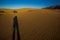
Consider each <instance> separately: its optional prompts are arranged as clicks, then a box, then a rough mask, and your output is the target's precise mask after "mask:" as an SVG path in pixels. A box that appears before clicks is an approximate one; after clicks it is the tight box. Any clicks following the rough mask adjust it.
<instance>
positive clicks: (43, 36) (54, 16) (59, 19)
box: [0, 9, 60, 40]
mask: <svg viewBox="0 0 60 40" xmlns="http://www.w3.org/2000/svg"><path fill="white" fill-rule="evenodd" d="M14 16H17V17H18V25H19V32H20V37H21V40H60V11H55V10H45V9H41V10H34V11H31V10H30V11H27V12H23V13H22V12H20V13H17V14H13V13H6V14H3V15H0V40H12V33H13V18H14Z"/></svg>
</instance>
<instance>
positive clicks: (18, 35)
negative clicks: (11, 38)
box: [17, 30, 20, 40]
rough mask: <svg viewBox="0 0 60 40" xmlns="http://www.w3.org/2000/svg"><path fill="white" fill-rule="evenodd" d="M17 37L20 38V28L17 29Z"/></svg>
mask: <svg viewBox="0 0 60 40" xmlns="http://www.w3.org/2000/svg"><path fill="white" fill-rule="evenodd" d="M17 38H18V40H20V34H19V31H18V30H17Z"/></svg>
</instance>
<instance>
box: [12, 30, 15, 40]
mask: <svg viewBox="0 0 60 40" xmlns="http://www.w3.org/2000/svg"><path fill="white" fill-rule="evenodd" d="M12 40H15V30H14V31H13V35H12Z"/></svg>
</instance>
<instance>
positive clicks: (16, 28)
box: [12, 16, 20, 40]
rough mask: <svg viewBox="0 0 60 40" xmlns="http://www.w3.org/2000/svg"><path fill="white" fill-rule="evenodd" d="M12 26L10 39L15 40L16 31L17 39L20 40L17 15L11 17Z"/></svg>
mask: <svg viewBox="0 0 60 40" xmlns="http://www.w3.org/2000/svg"><path fill="white" fill-rule="evenodd" d="M13 28H14V30H13V35H12V40H15V32H17V40H20V34H19V29H18V20H17V16H15V17H14V18H13Z"/></svg>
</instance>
